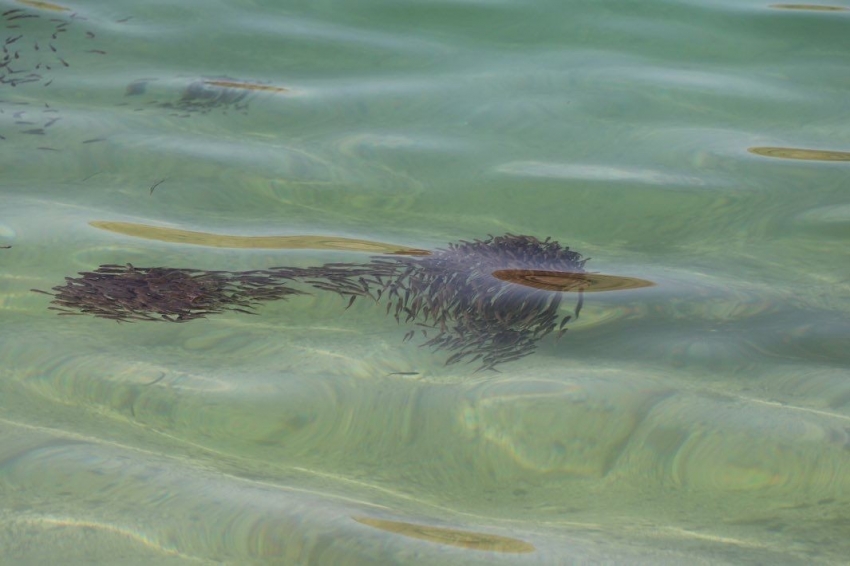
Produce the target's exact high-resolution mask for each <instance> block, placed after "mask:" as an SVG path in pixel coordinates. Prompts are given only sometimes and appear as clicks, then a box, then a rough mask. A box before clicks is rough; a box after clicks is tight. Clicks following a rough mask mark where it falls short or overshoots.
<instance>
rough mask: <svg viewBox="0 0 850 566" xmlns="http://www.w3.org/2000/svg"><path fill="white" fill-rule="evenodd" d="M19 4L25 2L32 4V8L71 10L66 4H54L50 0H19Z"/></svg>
mask: <svg viewBox="0 0 850 566" xmlns="http://www.w3.org/2000/svg"><path fill="white" fill-rule="evenodd" d="M17 1H18V4H24V5H26V6H30V7H32V8H38V9H40V10H50V11H52V12H70V11H71V9H70V8H66V7H65V6H60V5H58V4H52V3H50V2H41V0H17Z"/></svg>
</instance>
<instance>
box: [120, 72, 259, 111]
mask: <svg viewBox="0 0 850 566" xmlns="http://www.w3.org/2000/svg"><path fill="white" fill-rule="evenodd" d="M154 80H156V79H139V80H136V81H133V82H132V83H130V84H129V85H127V91H126V95H127V96H140V95H144V94H146V92H147V87H148V85H149V84H150V83H151V82H153V81H154ZM251 87H256V88H251ZM257 88H260V89H262V88H264V87H263V86H262V85H253V84H252V83H243V82H239V81H237V80H235V79H231V78H229V77H218V78H202V79H198V80H194V81H192V82H190V83H189V84H188V85H187V86H186V88H185V89H183V92H182V93H181V95H180V98H178V99H177V100H168V101H165V102H161V101H159V100H151V101H149V102H147V105H148V106H153V107H155V108H161V109H164V110H170V111H171V114H172V115H173V116H179V117H181V118H188V117H189V116H191V115H193V114H207V113H209V112H211V111H212V110H221V111H222V112H223V113H225V114H226V113H227V112H228V110H232V111H237V112H241V113H243V114H245V113H247V112H248V102H249V96H250V95H251V94H253V92H252V91H253V90H256V89H257ZM144 109H145V107H140V108H138V109H137V110H144Z"/></svg>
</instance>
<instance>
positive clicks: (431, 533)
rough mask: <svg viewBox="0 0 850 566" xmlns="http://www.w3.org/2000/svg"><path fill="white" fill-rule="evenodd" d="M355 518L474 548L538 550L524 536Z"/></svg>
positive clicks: (405, 533) (389, 529) (385, 528)
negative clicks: (522, 537)
mask: <svg viewBox="0 0 850 566" xmlns="http://www.w3.org/2000/svg"><path fill="white" fill-rule="evenodd" d="M352 519H354V520H355V521H357V522H358V523H360V524H363V525H368V526H370V527H374V528H376V529H381V530H382V531H387V532H391V533H396V534H399V535H403V536H406V537H411V538H416V539H420V540H427V541H429V542H436V543H439V544H447V545H450V546H460V547H462V548H468V549H470V550H482V551H486V552H505V553H524V552H534V550H536V549H535V548H534V545H532V544H530V543H527V542H525V541H523V540H519V539H515V538H509V537H503V536H499V535H491V534H489V533H477V532H474V531H461V530H458V529H448V528H445V527H432V526H430V525H418V524H416V523H405V522H402V521H387V520H385V519H373V518H371V517H352Z"/></svg>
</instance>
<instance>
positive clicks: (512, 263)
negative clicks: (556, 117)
mask: <svg viewBox="0 0 850 566" xmlns="http://www.w3.org/2000/svg"><path fill="white" fill-rule="evenodd" d="M100 224H108V223H100ZM130 226H131V227H136V228H133V229H138V228H137V227H142V228H144V229H148V228H150V227H146V226H144V225H130ZM99 227H103V226H102V225H101V226H99ZM120 227H121V228H122V229H126V228H127V226H124V225H122V226H120ZM115 231H120V230H115ZM177 232H184V231H177ZM122 233H124V232H122ZM186 234H188V237H189V238H195V239H197V238H198V237H199V236H200V237H205V238H206V237H209V236H210V235H208V234H203V233H198V232H186ZM220 237H222V238H228V239H230V240H229V241H230V243H233V242H234V241H235V242H239V243H242V242H243V241H244V240H243V239H248V240H250V238H248V237H245V236H241V237H240V236H220ZM280 239H281V238H276V240H278V241H279V240H280ZM329 240H333V239H328V238H325V239H323V241H325V242H327V241H329ZM253 247H256V246H253ZM278 247H280V246H278ZM336 249H338V248H336ZM346 249H350V248H346ZM586 261H587V260H586V259H584V258H583V257H582V255H581V254H580V253H578V252H575V251H572V250H570V249H569V248H568V247H564V246H561V245H560V244H559V243H558V242H555V241H551V239H549V238H547V239H545V240H539V239H537V238H535V237H533V236H515V235H512V234H506V235H504V236H498V237H493V236H490V237H489V238H487V239H486V240H474V241H471V242H467V241H460V242H457V243H452V244H449V246H448V247H447V248H444V249H438V250H435V251H433V252H430V253H428V252H425V254H417V255H398V254H397V253H396V254H395V255H382V256H375V257H372V258H371V259H370V261H368V262H366V263H328V264H325V265H322V266H319V267H308V268H295V267H273V268H269V269H265V270H253V271H245V272H224V271H199V270H193V269H172V268H165V267H150V268H140V267H134V266H132V265H130V264H127V265H126V266H120V265H102V266H100V268H98V269H97V270H96V271H93V272H83V273H80V274H79V275H80V277H76V278H71V277H66V282H65V284H64V285H61V286H58V287H54V288H53V293H47V294H49V295H52V296H53V297H54V299H53V304H54V305H56V306H55V307H51V308H55V309H57V310H60V311H61V313H60V314H81V313H85V314H91V315H94V316H97V317H102V318H112V319H115V320H119V321H130V320H165V321H168V322H186V321H188V320H192V319H195V318H202V317H205V316H207V315H209V314H216V313H221V312H224V311H226V310H231V311H237V312H244V313H249V314H253V310H252V309H253V308H254V307H255V306H257V305H258V304H260V303H261V302H265V301H270V300H277V299H282V298H287V297H288V296H290V295H293V294H300V293H302V291H299V290H298V289H295V288H293V287H292V285H293V284H296V283H297V284H301V285H309V286H310V287H312V288H313V289H316V290H321V291H330V292H333V293H336V294H338V295H339V296H340V297H343V298H344V299H346V300H347V306H346V308H348V307H350V306H351V305H352V304H353V303H354V302H355V301H356V299H358V298H369V299H371V300H373V301H375V302H376V303H380V302H383V303H385V304H386V313H387V314H390V313H392V314H393V316H394V317H395V319H396V321H397V322H398V323H402V322H404V323H405V324H408V323H413V324H415V325H416V326H418V327H419V329H420V330H421V331H422V335H423V337H424V338H427V341H425V342H424V343H423V344H422V345H423V346H429V347H431V348H433V349H434V350H445V351H447V352H449V353H450V356H449V358H448V359H447V360H446V365H449V364H454V363H458V362H461V361H467V362H469V363H472V362H478V363H479V364H480V366H479V368H478V369H479V370H485V369H487V370H494V369H495V367H496V366H497V365H498V364H502V363H505V362H509V361H513V360H518V359H520V358H522V357H525V356H527V355H529V354H531V353H532V352H533V351H534V350H535V349H536V347H537V342H538V341H539V340H540V339H542V338H543V337H545V336H547V335H549V334H551V333H553V332H555V331H557V335H558V337H560V336H561V335H562V334H563V333H564V332H565V331H566V328H565V327H566V324H567V323H568V322H569V321H570V320H574V319H577V318H578V316H579V313H580V311H581V307H582V304H583V293H584V291H593V290H600V291H601V290H606V291H611V290H622V289H634V288H640V287H646V286H649V285H652V283H651V282H649V281H644V280H641V279H635V278H617V277H614V276H610V275H607V276H603V275H599V274H592V273H587V272H585V270H584V264H585V262H586ZM34 290H35V289H34ZM39 292H42V293H43V292H44V291H39ZM564 292H575V293H577V294H578V301H577V303H576V306H575V309H574V310H573V311H572V313H570V314H566V315H559V309H560V305H561V298H562V296H563V293H564ZM402 317H404V320H403V321H402ZM429 331H430V332H432V336H430V337H429V335H428V332H429ZM415 334H416V329H414V330H411V331H410V332H408V333H407V334H406V335H405V337H404V341H407V340H410V339H411V338H413V337H414V335H415Z"/></svg>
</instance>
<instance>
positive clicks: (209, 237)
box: [89, 220, 430, 255]
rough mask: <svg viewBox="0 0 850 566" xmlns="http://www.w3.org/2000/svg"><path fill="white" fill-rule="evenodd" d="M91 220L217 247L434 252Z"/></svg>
mask: <svg viewBox="0 0 850 566" xmlns="http://www.w3.org/2000/svg"><path fill="white" fill-rule="evenodd" d="M89 224H90V225H91V226H94V227H95V228H100V229H101V230H108V231H110V232H115V233H118V234H124V235H125V236H134V237H136V238H145V239H148V240H158V241H161V242H171V243H175V244H191V245H195V246H209V247H213V248H245V249H290V250H299V249H311V250H346V251H355V252H368V253H379V254H380V253H384V254H397V255H428V254H429V253H430V252H428V251H427V250H419V249H416V248H408V247H405V246H396V245H393V244H385V243H382V242H372V241H369V240H358V239H354V238H337V237H334V236H232V235H227V234H211V233H208V232H194V231H191V230H180V229H178V228H165V227H162V226H149V225H147V224H136V223H133V222H106V221H101V220H95V221H92V222H89Z"/></svg>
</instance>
